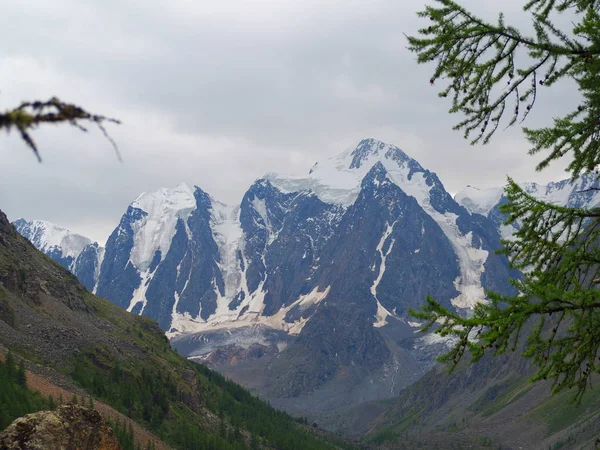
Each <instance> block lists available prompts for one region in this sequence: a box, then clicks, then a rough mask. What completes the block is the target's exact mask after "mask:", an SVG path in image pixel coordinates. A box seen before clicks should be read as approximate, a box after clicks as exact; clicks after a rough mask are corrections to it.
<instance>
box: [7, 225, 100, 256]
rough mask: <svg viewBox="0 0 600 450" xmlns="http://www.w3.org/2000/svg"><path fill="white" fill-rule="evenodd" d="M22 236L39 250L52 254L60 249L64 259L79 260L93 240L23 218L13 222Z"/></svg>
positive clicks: (56, 226) (54, 226)
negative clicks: (78, 257)
mask: <svg viewBox="0 0 600 450" xmlns="http://www.w3.org/2000/svg"><path fill="white" fill-rule="evenodd" d="M13 225H15V227H16V228H17V230H18V231H19V233H20V234H22V235H23V236H25V237H26V238H27V239H28V240H29V241H30V242H31V243H33V245H35V246H36V248H37V249H39V250H40V251H42V252H44V253H50V252H52V251H53V250H57V249H59V250H60V251H61V253H62V255H63V257H71V258H73V259H75V258H77V256H79V254H80V253H81V251H82V250H83V249H84V247H85V246H86V245H89V244H91V243H92V240H91V239H89V238H87V237H85V236H81V235H79V234H76V233H72V232H70V231H69V230H67V229H66V228H62V227H59V226H58V225H55V224H53V223H50V222H47V221H45V220H31V221H27V220H25V219H23V218H20V219H17V220H15V221H14V222H13Z"/></svg>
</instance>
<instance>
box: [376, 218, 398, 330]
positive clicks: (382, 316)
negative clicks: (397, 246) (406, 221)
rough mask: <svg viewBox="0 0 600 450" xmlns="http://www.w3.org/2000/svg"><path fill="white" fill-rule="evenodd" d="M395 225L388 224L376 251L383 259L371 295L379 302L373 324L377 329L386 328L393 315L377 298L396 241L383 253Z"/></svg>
mask: <svg viewBox="0 0 600 450" xmlns="http://www.w3.org/2000/svg"><path fill="white" fill-rule="evenodd" d="M394 225H396V222H394V223H393V224H391V225H390V224H389V223H388V224H387V228H386V230H385V231H384V233H383V235H382V236H381V239H380V240H379V243H378V244H377V247H376V249H375V250H376V251H377V253H378V254H379V257H380V258H381V263H380V264H379V274H378V275H377V278H375V280H374V281H373V285H372V286H371V295H373V297H374V298H375V301H376V302H377V312H376V313H375V323H374V324H373V326H374V327H376V328H379V327H382V326H384V325H385V324H386V322H387V318H388V316H391V315H392V314H391V313H390V312H389V311H388V310H387V309H385V308H384V307H383V305H382V304H381V303H380V302H379V299H378V298H377V287H378V286H379V283H380V282H381V279H382V278H383V274H384V273H385V260H386V258H387V256H388V255H389V254H390V253H391V251H392V248H393V247H394V240H393V239H392V242H391V243H390V246H389V247H388V249H387V251H386V252H385V253H383V246H384V245H385V242H386V241H387V239H388V238H389V236H390V234H392V231H393V230H394Z"/></svg>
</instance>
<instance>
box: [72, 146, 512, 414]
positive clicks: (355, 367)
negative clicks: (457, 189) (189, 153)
mask: <svg viewBox="0 0 600 450" xmlns="http://www.w3.org/2000/svg"><path fill="white" fill-rule="evenodd" d="M499 245H500V235H499V234H498V232H497V229H496V227H495V225H494V223H493V222H492V221H491V220H489V219H487V218H485V217H483V216H480V215H476V214H471V213H469V212H468V211H467V210H466V209H465V208H463V207H462V206H460V205H459V204H458V203H456V202H455V201H454V199H453V198H452V197H451V196H450V194H448V192H447V191H446V190H445V188H444V186H443V184H442V183H441V181H440V180H439V178H438V177H437V175H436V174H435V173H433V172H430V171H429V170H427V169H425V168H423V167H422V166H421V165H420V164H419V163H418V162H417V161H416V160H414V159H412V158H410V157H409V156H408V155H407V154H406V153H404V152H403V151H402V150H401V149H400V148H398V147H396V146H393V145H389V144H385V143H383V142H380V141H377V140H374V139H365V140H363V141H361V142H360V143H359V144H358V146H357V147H356V148H353V149H350V150H348V151H345V152H343V153H341V154H340V155H338V156H336V157H333V158H330V159H329V160H326V161H324V162H321V163H318V164H316V165H315V166H313V168H312V169H311V170H310V171H309V173H308V174H307V175H303V176H282V175H276V174H267V175H266V176H265V177H263V178H261V179H259V180H257V181H256V182H255V183H253V185H252V186H251V187H250V188H249V189H248V191H247V192H246V193H245V195H244V197H243V198H242V201H241V203H240V205H239V206H234V207H230V206H226V205H223V204H222V203H220V202H218V201H216V200H215V199H214V198H212V197H211V196H210V195H209V194H207V193H206V192H204V191H203V190H202V189H200V188H199V187H195V188H193V189H192V188H190V187H188V186H186V185H184V184H182V185H179V186H178V187H176V188H174V189H160V190H158V191H156V192H151V193H144V194H142V195H140V196H139V197H138V198H137V199H136V200H135V201H134V202H132V203H131V205H130V206H129V207H128V209H127V211H126V212H125V214H124V215H123V217H122V218H121V221H120V223H119V225H118V226H117V228H116V229H115V230H114V232H113V233H112V234H111V236H110V237H109V239H108V241H107V244H106V248H105V250H104V253H103V258H102V260H101V264H100V269H99V271H98V277H97V279H96V283H95V284H94V289H95V292H96V293H97V294H98V295H100V296H102V297H105V298H107V299H109V300H110V301H112V302H113V303H115V304H117V305H118V306H120V307H122V308H124V309H127V310H128V311H131V312H134V313H136V314H141V315H144V316H147V317H150V318H152V319H154V320H156V321H157V322H158V323H159V325H160V326H161V328H163V329H164V330H165V331H167V332H168V335H169V336H170V337H171V339H172V342H173V344H174V345H175V346H177V348H178V349H179V350H180V352H182V353H183V354H185V355H187V356H189V357H191V358H194V359H196V360H200V361H204V362H207V363H212V364H214V367H216V368H218V369H219V370H222V371H223V372H225V373H227V374H228V375H229V376H231V377H232V378H233V379H235V380H237V381H239V382H242V383H246V384H249V383H255V385H254V386H253V387H254V388H256V390H258V391H259V392H260V393H262V394H263V395H264V396H266V397H267V398H269V399H271V400H275V399H281V405H282V406H283V407H285V404H287V403H290V402H288V401H287V400H286V399H290V398H293V399H294V403H295V404H304V405H305V407H306V408H307V409H319V408H334V407H337V406H339V405H340V404H344V403H347V402H355V401H358V400H361V401H362V400H369V399H373V398H387V397H390V396H393V395H395V394H397V392H398V391H399V390H400V389H402V388H403V387H404V386H406V385H408V384H410V383H411V382H413V381H414V380H416V379H418V378H419V377H420V376H421V374H422V373H423V372H424V371H425V370H427V369H428V368H429V367H431V365H432V364H433V356H435V354H437V353H438V352H439V351H440V350H441V349H443V348H444V347H445V342H444V341H440V340H438V339H435V338H434V337H432V336H425V337H422V336H420V335H417V334H415V331H416V330H417V328H418V324H417V323H414V322H413V321H412V320H411V317H410V316H409V314H408V309H409V308H417V307H419V305H420V304H421V303H422V302H423V301H424V299H425V297H426V295H432V296H434V297H435V298H437V299H438V300H439V301H441V302H442V303H443V304H444V305H446V306H448V307H450V308H455V309H456V310H462V311H468V310H469V309H470V308H471V307H472V306H473V305H474V304H475V303H476V302H478V301H485V290H494V291H506V290H508V289H510V286H509V285H508V283H507V281H506V280H507V278H508V274H509V272H508V266H507V262H506V261H505V260H504V259H503V258H502V257H500V256H498V255H496V254H495V253H494V250H495V249H497V248H498V247H499ZM79 276H81V275H79ZM257 346H258V347H257ZM225 348H227V351H225V352H224V351H223V349H225ZM250 348H253V349H254V351H251V352H248V351H247V350H248V349H250ZM218 349H221V351H220V352H219V357H217V355H215V354H214V351H215V350H218ZM257 354H261V355H263V356H262V357H260V358H256V355H257ZM225 355H229V358H227V357H226V356H225ZM248 355H254V356H252V357H251V358H250V359H249V360H248V359H247V358H248V357H249V356H248ZM246 365H250V366H252V367H247V366H246ZM267 368H268V369H267ZM248 371H255V375H256V376H255V377H254V379H253V380H250V379H249V377H248V375H247V373H248ZM300 397H302V398H305V400H306V401H305V402H304V403H303V402H300V401H298V399H299V398H300ZM333 398H336V399H337V400H333Z"/></svg>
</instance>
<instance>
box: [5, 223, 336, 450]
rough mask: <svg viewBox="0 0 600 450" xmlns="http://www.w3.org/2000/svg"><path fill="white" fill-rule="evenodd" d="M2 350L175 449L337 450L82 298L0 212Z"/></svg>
mask: <svg viewBox="0 0 600 450" xmlns="http://www.w3.org/2000/svg"><path fill="white" fill-rule="evenodd" d="M0 344H2V345H3V346H4V347H6V348H8V349H10V350H11V351H13V352H15V353H16V354H18V355H20V356H21V357H23V358H25V359H27V360H28V361H31V362H34V363H36V364H35V365H32V366H34V367H37V368H38V370H40V371H41V372H44V373H47V374H49V375H48V376H49V377H55V378H56V379H54V380H51V381H53V382H55V383H57V384H61V383H62V384H63V385H65V384H66V385H72V386H74V387H78V388H79V389H83V390H84V391H85V392H86V393H87V394H89V395H92V396H94V397H95V398H97V399H100V400H102V401H104V402H106V403H107V404H109V405H111V406H112V407H113V408H114V409H116V410H118V411H120V412H122V413H123V414H125V415H126V416H128V417H130V418H131V419H133V420H135V421H136V422H138V423H139V424H141V425H143V426H144V427H146V428H147V429H149V430H151V431H152V432H153V433H154V434H156V435H157V436H159V437H160V438H161V439H162V440H163V441H165V442H166V443H168V444H169V445H171V446H173V448H181V449H188V448H189V449H203V448H212V449H221V448H222V449H246V448H253V449H254V448H277V449H325V448H334V447H335V445H334V444H332V443H331V442H328V441H326V440H325V439H324V438H323V437H322V436H317V435H315V434H313V433H311V432H310V430H309V427H306V426H303V425H301V424H298V423H297V422H295V421H294V420H292V419H291V418H290V417H289V416H287V415H286V414H284V413H282V412H279V411H276V410H274V409H273V408H271V407H269V406H268V405H266V404H265V403H264V402H262V401H260V400H258V399H257V398H256V397H254V396H253V395H251V394H250V393H248V392H247V391H246V390H244V389H243V388H241V387H240V386H238V385H236V384H234V383H232V382H229V381H228V380H226V379H224V378H223V377H222V376H221V375H219V374H217V373H215V372H212V371H210V370H208V369H206V368H205V367H203V366H201V365H198V364H196V363H193V362H191V361H188V360H187V359H185V358H182V357H180V356H179V355H178V354H177V353H175V352H174V351H173V350H172V349H171V348H170V346H169V342H168V340H167V339H166V337H165V336H164V333H163V332H162V331H161V330H160V329H159V328H158V326H157V325H156V323H154V322H152V321H150V320H149V319H147V318H144V317H139V316H135V315H131V314H128V313H127V312H125V311H123V310H121V309H119V308H118V307H116V306H114V305H112V304H111V303H109V302H107V301H105V300H103V299H101V298H99V297H96V296H94V295H92V294H90V293H89V292H88V291H87V290H86V289H85V288H84V287H83V286H82V285H81V284H80V283H79V282H78V281H77V280H76V279H75V277H74V276H73V275H71V274H70V273H69V272H67V271H66V270H64V269H63V268H62V267H60V266H59V265H58V264H56V263H54V262H53V261H51V260H50V259H49V258H48V257H46V256H44V255H43V254H42V253H40V252H38V251H37V250H36V249H35V248H34V247H33V246H32V245H31V244H30V243H29V242H27V241H26V240H25V239H24V238H22V237H21V236H20V235H18V234H17V233H16V231H15V230H14V229H13V227H12V226H11V225H10V224H9V223H8V220H7V219H6V216H5V215H4V214H3V213H1V212H0ZM45 368H46V369H48V370H47V371H44V369H45ZM52 374H54V375H52ZM337 445H342V446H343V443H337Z"/></svg>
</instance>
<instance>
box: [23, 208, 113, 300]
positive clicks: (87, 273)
mask: <svg viewBox="0 0 600 450" xmlns="http://www.w3.org/2000/svg"><path fill="white" fill-rule="evenodd" d="M13 225H14V226H15V228H16V229H17V231H18V232H19V233H20V234H21V235H22V236H24V237H25V238H27V239H28V240H29V241H30V242H31V243H32V244H33V245H34V246H35V247H36V248H37V249H38V250H40V251H41V252H42V253H45V254H46V255H48V256H49V257H50V258H52V259H53V260H54V261H56V262H57V263H59V264H60V265H61V266H63V267H64V268H66V269H68V270H69V271H70V272H71V273H72V274H74V275H75V276H76V277H77V278H78V279H79V281H80V282H81V283H82V284H83V285H84V286H85V287H86V288H88V290H90V291H92V290H94V288H95V285H96V280H97V278H98V271H99V270H100V262H101V261H102V257H103V254H104V249H103V248H102V247H100V246H99V245H98V243H97V242H92V240H91V239H89V238H86V237H84V236H81V235H79V234H75V233H72V232H70V231H69V230H67V229H65V228H62V227H59V226H58V225H54V224H52V223H50V222H46V221H43V220H32V221H26V220H25V219H17V220H15V221H14V222H13Z"/></svg>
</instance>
